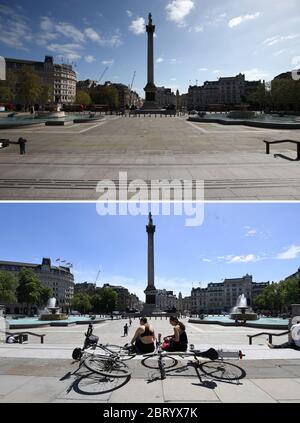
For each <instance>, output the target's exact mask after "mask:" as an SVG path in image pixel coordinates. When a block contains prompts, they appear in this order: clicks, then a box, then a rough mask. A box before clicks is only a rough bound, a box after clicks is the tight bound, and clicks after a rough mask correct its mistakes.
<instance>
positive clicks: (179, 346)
mask: <svg viewBox="0 0 300 423" xmlns="http://www.w3.org/2000/svg"><path fill="white" fill-rule="evenodd" d="M170 324H171V325H172V326H173V329H174V335H170V336H166V337H165V338H164V341H165V342H164V343H163V345H162V349H163V350H165V351H170V352H174V351H181V352H185V351H186V350H187V347H188V338H187V334H186V331H185V326H184V324H183V323H181V322H180V321H179V320H178V319H177V317H173V316H172V317H170Z"/></svg>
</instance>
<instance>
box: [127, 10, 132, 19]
mask: <svg viewBox="0 0 300 423" xmlns="http://www.w3.org/2000/svg"><path fill="white" fill-rule="evenodd" d="M126 13H127V15H128V16H129V17H130V18H131V17H132V16H133V13H132V12H131V10H126Z"/></svg>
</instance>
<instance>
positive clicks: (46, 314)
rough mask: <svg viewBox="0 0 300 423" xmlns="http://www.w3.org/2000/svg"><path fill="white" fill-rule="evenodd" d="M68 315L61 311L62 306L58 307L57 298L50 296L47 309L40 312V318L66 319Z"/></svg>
mask: <svg viewBox="0 0 300 423" xmlns="http://www.w3.org/2000/svg"><path fill="white" fill-rule="evenodd" d="M67 318H68V316H67V315H66V314H64V313H60V307H56V298H54V297H53V298H50V300H49V301H48V305H47V307H46V309H45V310H44V311H43V312H42V313H41V314H40V317H39V320H42V321H50V320H66V319H67Z"/></svg>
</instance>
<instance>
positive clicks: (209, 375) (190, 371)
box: [146, 362, 246, 390]
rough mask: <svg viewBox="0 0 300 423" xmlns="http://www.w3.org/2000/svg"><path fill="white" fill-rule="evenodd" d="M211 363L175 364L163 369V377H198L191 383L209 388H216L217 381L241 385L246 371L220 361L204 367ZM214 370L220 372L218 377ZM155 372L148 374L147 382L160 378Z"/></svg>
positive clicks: (159, 379)
mask: <svg viewBox="0 0 300 423" xmlns="http://www.w3.org/2000/svg"><path fill="white" fill-rule="evenodd" d="M211 363H213V362H208V363H207V362H203V363H195V362H190V363H187V364H184V365H179V366H178V365H176V367H175V366H174V367H172V368H169V369H165V379H166V378H167V376H170V377H179V378H191V377H195V378H198V381H199V382H197V383H196V382H192V383H191V385H193V386H199V387H202V388H206V389H211V390H214V389H216V388H217V387H218V383H226V384H230V385H242V382H241V379H244V378H245V377H246V372H245V370H244V369H242V368H241V367H239V366H237V365H232V364H231V363H230V364H228V363H226V362H222V363H220V364H218V365H217V366H215V367H214V368H212V369H211V368H210V367H208V368H206V367H205V365H207V364H208V365H209V364H211ZM226 366H227V367H226ZM228 366H230V367H228ZM146 367H147V366H146ZM228 368H229V373H226V371H227V372H228ZM216 371H219V372H221V375H219V377H217V376H216V374H215V373H216ZM157 372H159V370H157ZM157 372H155V376H154V373H152V374H149V379H148V380H147V383H148V384H149V383H153V382H155V381H161V380H162V379H161V374H159V375H156V373H157Z"/></svg>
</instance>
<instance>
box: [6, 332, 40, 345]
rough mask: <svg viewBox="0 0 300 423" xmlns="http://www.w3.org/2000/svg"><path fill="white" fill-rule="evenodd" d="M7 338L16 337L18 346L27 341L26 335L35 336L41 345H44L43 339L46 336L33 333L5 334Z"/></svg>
mask: <svg viewBox="0 0 300 423" xmlns="http://www.w3.org/2000/svg"><path fill="white" fill-rule="evenodd" d="M5 333H6V335H7V336H17V337H18V342H19V344H23V343H24V342H26V341H27V340H28V335H31V336H36V337H38V338H40V339H41V344H43V343H44V337H45V336H46V335H45V334H43V335H38V334H37V333H33V332H15V333H12V332H5Z"/></svg>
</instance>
